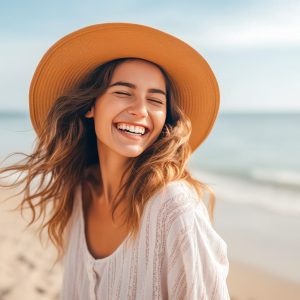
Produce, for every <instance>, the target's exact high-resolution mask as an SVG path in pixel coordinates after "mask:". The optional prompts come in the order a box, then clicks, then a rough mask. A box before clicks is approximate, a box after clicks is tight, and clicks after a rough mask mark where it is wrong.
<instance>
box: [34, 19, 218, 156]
mask: <svg viewBox="0 0 300 300" xmlns="http://www.w3.org/2000/svg"><path fill="white" fill-rule="evenodd" d="M122 57H137V58H143V59H146V60H149V61H152V62H154V63H156V64H158V65H160V66H161V67H162V68H163V69H165V70H166V71H167V73H168V75H169V76H170V77H171V80H172V81H173V82H174V84H175V86H176V90H177V93H178V96H179V97H178V99H177V100H178V104H179V105H180V107H181V108H182V109H183V110H184V112H185V113H186V114H187V115H188V117H189V118H190V120H191V122H192V132H191V136H190V140H189V143H190V146H191V148H192V151H194V150H195V149H196V148H197V147H199V145H200V144H201V143H202V142H203V141H204V140H205V139H206V137H207V136H208V134H209V133H210V131H211V129H212V127H213V124H214V122H215V119H216V117H217V114H218V111H219V103H220V94H219V88H218V83H217V80H216V78H215V76H214V74H213V72H212V70H211V68H210V66H209V64H208V63H207V62H206V60H205V59H204V58H203V57H202V56H201V55H200V54H199V53H198V52H197V51H196V50H195V49H193V48H192V47H191V46H189V45H188V44H187V43H185V42H183V41H182V40H180V39H178V38H176V37H174V36H172V35H170V34H168V33H165V32H163V31H161V30H158V29H155V28H152V27H149V26H145V25H141V24H133V23H103V24H96V25H91V26H87V27H84V28H81V29H79V30H76V31H74V32H71V33H70V34H68V35H66V36H64V37H63V38H61V39H60V40H58V41H57V42H56V43H55V44H54V45H52V46H51V47H50V48H49V50H48V51H47V52H46V53H45V54H44V56H43V57H42V59H41V61H40V62H39V64H38V66H37V68H36V70H35V73H34V76H33V78H32V81H31V84H30V90H29V106H30V107H29V110H30V118H31V122H32V125H33V127H34V130H35V131H36V133H37V134H38V135H39V134H40V132H41V129H42V128H41V127H42V124H43V121H44V120H45V118H46V116H47V113H48V111H49V109H50V107H51V106H52V104H53V103H54V101H55V100H56V99H57V98H58V97H60V96H61V95H64V94H65V93H67V91H68V90H70V89H72V87H73V86H75V85H77V83H78V82H79V81H80V80H81V79H82V78H83V77H84V76H85V75H86V74H87V73H88V72H90V71H92V70H93V69H95V68H96V67H97V66H99V65H101V64H103V63H105V62H107V61H110V60H113V59H116V58H122Z"/></svg>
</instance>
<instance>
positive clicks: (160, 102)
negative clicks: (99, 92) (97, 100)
mask: <svg viewBox="0 0 300 300" xmlns="http://www.w3.org/2000/svg"><path fill="white" fill-rule="evenodd" d="M115 94H119V95H126V96H131V95H130V94H128V93H124V92H115ZM149 100H151V101H153V102H156V103H159V104H163V102H162V101H158V100H154V99H149Z"/></svg>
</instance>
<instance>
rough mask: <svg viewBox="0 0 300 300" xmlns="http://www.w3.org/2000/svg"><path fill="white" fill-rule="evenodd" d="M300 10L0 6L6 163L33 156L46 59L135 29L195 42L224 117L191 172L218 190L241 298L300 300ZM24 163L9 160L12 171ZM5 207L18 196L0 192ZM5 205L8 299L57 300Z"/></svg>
mask: <svg viewBox="0 0 300 300" xmlns="http://www.w3.org/2000/svg"><path fill="white" fill-rule="evenodd" d="M299 15H300V2H299V1H288V0H287V1H283V0H281V1H271V0H265V1H257V0H253V1H249V0H247V1H233V0H231V1H214V0H211V1H185V2H183V1H177V0H173V1H164V2H158V1H129V0H126V1H113V2H110V3H109V2H108V1H99V0H98V1H85V2H83V1H63V2H62V1H57V0H53V1H51V2H43V1H30V0H28V1H25V2H21V1H7V2H4V1H1V2H0V24H1V25H0V34H1V40H0V65H1V69H0V88H1V95H0V141H1V147H0V160H1V166H4V165H5V164H6V163H7V162H5V163H3V162H2V160H3V158H4V157H6V156H7V155H8V154H10V153H12V152H25V153H27V154H29V153H30V151H31V149H32V148H33V143H34V139H35V132H34V130H33V128H32V126H31V123H30V117H29V107H28V90H29V85H30V81H31V78H32V76H33V73H34V71H35V68H36V66H37V64H38V62H39V61H40V59H41V58H42V56H43V54H44V53H45V52H46V51H47V49H48V48H49V47H50V46H51V45H52V44H53V43H55V42H56V41H57V40H58V39H60V38H61V37H63V36H64V35H66V34H68V33H70V32H72V31H74V30H77V29H79V28H81V27H84V26H88V25H92V24H95V23H104V22H131V23H141V24H144V25H149V26H152V27H155V28H157V29H160V30H162V31H166V32H168V33H170V34H172V35H175V36H177V37H178V38H180V39H182V40H184V41H185V42H187V43H189V44H190V45H191V46H192V47H193V48H195V49H196V50H197V51H199V52H200V53H201V55H202V56H203V57H204V58H205V59H206V60H207V61H208V63H209V64H210V66H211V67H212V69H213V71H214V73H215V75H216V77H217V80H218V82H219V87H220V93H221V106H220V111H219V116H218V118H217V121H216V123H215V125H214V128H213V130H212V132H211V134H210V135H209V137H208V138H207V140H205V141H204V143H203V144H202V145H201V147H200V148H198V150H197V151H196V152H195V153H193V155H192V158H191V160H190V163H189V167H190V170H191V171H192V173H193V174H194V175H195V177H197V178H198V179H199V180H200V181H202V182H205V183H207V184H209V185H210V186H211V187H212V188H213V189H214V191H215V196H216V206H215V225H214V226H215V229H216V231H217V232H218V233H219V235H220V236H221V237H222V238H223V239H224V240H225V241H226V243H227V245H228V257H229V261H230V270H229V276H228V281H227V282H228V287H229V291H230V295H231V298H232V299H239V300H241V299H252V300H254V299H299V298H300V296H299V295H300V256H299V253H300V218H299V217H300V158H299V153H300V85H299V82H300V19H299ZM19 158H22V157H21V156H16V157H13V158H10V159H9V162H13V161H15V160H16V159H19ZM0 193H1V194H0V195H1V199H3V198H5V197H6V196H8V195H10V192H9V191H7V190H1V191H0ZM19 199H20V198H15V199H14V200H13V201H14V202H12V200H11V201H8V202H6V203H5V204H2V203H1V205H0V214H1V216H0V300H1V299H58V292H59V288H60V284H61V272H62V270H61V266H60V265H56V266H55V267H54V268H51V269H50V266H51V264H52V259H53V257H54V256H53V255H54V249H53V248H52V246H51V245H48V246H46V247H42V246H41V245H40V244H39V241H38V239H37V237H36V236H34V227H33V228H32V229H30V230H29V231H26V232H25V231H24V230H23V229H24V225H25V224H26V222H25V221H24V220H23V219H21V217H20V215H19V214H12V213H9V212H8V211H7V210H8V208H11V207H12V206H15V204H16V203H18V200H19Z"/></svg>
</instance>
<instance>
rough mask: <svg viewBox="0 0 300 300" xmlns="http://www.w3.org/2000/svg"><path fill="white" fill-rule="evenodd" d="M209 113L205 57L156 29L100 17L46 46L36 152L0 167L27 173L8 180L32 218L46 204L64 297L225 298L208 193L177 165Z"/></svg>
mask: <svg viewBox="0 0 300 300" xmlns="http://www.w3.org/2000/svg"><path fill="white" fill-rule="evenodd" d="M148 43H151V44H153V45H158V46H157V47H156V48H155V47H152V48H151V50H149V48H148V47H147V45H148ZM82 45H93V47H82ZM125 45H126V46H125ZM165 49H168V53H167V54H165V53H166V52H165ZM70 53H72V55H70ZM183 58H184V59H183ZM78 74H79V75H80V76H79V75H78ZM218 108H219V93H218V85H217V82H216V80H215V77H214V75H213V73H212V71H211V69H210V67H209V65H208V64H207V63H206V61H205V60H204V59H203V58H202V57H201V55H200V54H199V53H197V52H196V51H195V50H194V49H192V48H191V47H190V46H188V45H187V44H185V43H184V42H182V41H180V40H178V39H177V38H175V37H173V36H171V35H169V34H167V33H164V32H161V31H159V30H157V29H154V28H151V27H147V26H143V25H138V24H128V23H107V24H97V25H93V26H89V27H86V28H83V29H80V30H78V31H76V32H74V33H71V34H70V35H68V36H66V37H64V38H63V39H61V40H60V41H58V42H57V43H56V44H55V45H54V46H53V47H51V48H50V49H49V50H48V52H47V53H46V54H45V56H44V57H43V59H42V60H41V62H40V64H39V65H38V67H37V70H36V72H35V74H34V77H33V79H32V82H31V86H30V116H31V121H32V124H33V127H34V129H35V130H36V132H37V135H38V138H37V140H36V148H35V150H34V153H33V154H31V155H28V156H27V159H25V160H24V161H21V162H20V163H18V164H16V165H13V166H9V167H7V168H4V169H2V170H1V173H4V172H6V171H10V170H16V171H27V172H28V176H27V177H26V178H23V179H22V180H20V181H19V182H17V183H13V184H12V185H11V186H15V185H18V184H21V183H23V182H24V181H25V187H24V190H23V191H25V194H24V195H25V196H24V199H23V201H22V202H21V203H20V208H21V209H23V208H24V206H25V205H26V204H27V205H29V207H30V208H31V210H32V212H33V216H32V220H31V222H30V224H32V223H33V222H35V221H36V220H37V219H39V217H40V216H41V215H45V214H46V212H48V205H51V210H50V212H51V213H50V214H48V215H47V216H48V217H49V218H48V220H47V222H45V223H44V224H43V226H42V227H41V230H42V229H43V228H47V229H48V233H49V237H50V239H51V240H52V241H53V243H54V244H55V245H56V246H57V250H58V260H59V261H61V262H62V263H63V265H64V277H63V283H62V291H61V299H220V300H221V299H229V294H228V290H227V285H226V277H227V274H228V269H229V264H228V259H227V245H226V243H225V242H224V240H223V239H222V238H221V237H220V236H219V235H218V234H217V232H216V231H215V230H214V229H213V227H212V223H211V221H212V220H213V208H214V195H213V192H212V190H211V189H210V187H209V186H207V185H206V184H204V183H202V182H200V181H198V180H196V179H194V178H193V177H192V175H191V174H190V172H189V171H188V170H187V168H186V165H187V163H188V160H189V158H190V155H191V153H192V151H194V150H195V149H196V148H197V147H198V146H199V145H200V144H201V143H202V142H203V141H204V139H205V138H206V137H207V135H208V134H209V132H210V130H211V128H212V126H213V124H214V121H215V118H216V114H217V111H218ZM199 120H201V122H199ZM36 178H40V182H39V184H38V186H37V190H36V192H34V193H32V189H31V186H30V185H31V183H32V182H33V181H34V180H35V179H36ZM205 190H206V191H208V192H210V193H211V203H210V204H211V206H210V210H209V211H208V210H207V208H206V206H205V204H204V202H203V198H204V192H205ZM38 210H40V214H39V215H38V216H37V215H36V211H38Z"/></svg>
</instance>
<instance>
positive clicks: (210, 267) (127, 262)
mask: <svg viewBox="0 0 300 300" xmlns="http://www.w3.org/2000/svg"><path fill="white" fill-rule="evenodd" d="M197 197H198V196H197V194H196V192H195V190H194V189H193V188H192V187H191V186H190V185H189V184H188V183H187V182H186V181H185V180H178V181H173V182H171V183H169V184H168V185H167V186H166V188H164V189H161V191H159V192H158V193H156V194H155V195H154V196H153V197H152V198H151V199H150V201H149V202H148V203H147V204H146V206H145V210H144V213H143V215H142V219H141V226H140V230H139V236H138V239H137V241H136V242H135V243H129V240H128V238H126V239H125V241H124V242H123V243H122V244H121V245H120V246H119V247H118V248H117V250H116V251H114V252H113V253H112V254H111V255H110V256H107V257H105V258H103V259H94V258H93V257H92V255H91V254H90V252H89V250H88V248H87V244H86V239H85V234H84V217H83V209H82V198H81V185H78V186H77V188H76V193H75V198H74V200H75V201H74V212H73V214H72V218H71V220H70V223H69V226H68V228H69V229H68V231H67V232H68V233H67V234H66V237H67V239H66V240H67V251H66V253H65V256H64V261H63V264H64V275H63V284H62V290H61V295H60V296H61V299H63V300H66V299H67V300H77V299H80V300H87V299H90V300H95V299H101V300H114V299H118V300H119V299H139V300H140V299H147V300H148V299H149V300H150V299H151V300H154V299H172V300H176V299H178V300H179V299H180V300H182V299H189V300H195V299H197V300H199V299H204V300H224V299H225V300H227V299H230V297H229V293H228V289H227V283H226V279H227V275H228V272H229V262H228V259H227V244H226V243H225V241H224V240H223V239H222V238H221V237H220V236H219V235H218V233H217V232H216V231H215V230H214V228H213V227H212V225H211V223H210V221H209V216H208V212H207V208H206V206H205V204H204V203H203V202H202V201H199V200H198V199H197Z"/></svg>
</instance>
